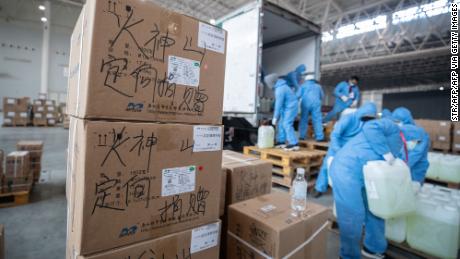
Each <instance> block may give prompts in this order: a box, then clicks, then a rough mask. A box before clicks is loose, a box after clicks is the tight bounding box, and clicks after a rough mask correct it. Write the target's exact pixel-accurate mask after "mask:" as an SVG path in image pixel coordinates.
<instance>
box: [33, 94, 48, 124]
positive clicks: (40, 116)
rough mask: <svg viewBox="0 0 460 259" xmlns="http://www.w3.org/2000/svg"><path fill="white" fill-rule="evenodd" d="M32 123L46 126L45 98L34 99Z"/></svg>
mask: <svg viewBox="0 0 460 259" xmlns="http://www.w3.org/2000/svg"><path fill="white" fill-rule="evenodd" d="M32 111H33V114H34V115H33V125H34V126H46V109H45V100H34V103H33V107H32Z"/></svg>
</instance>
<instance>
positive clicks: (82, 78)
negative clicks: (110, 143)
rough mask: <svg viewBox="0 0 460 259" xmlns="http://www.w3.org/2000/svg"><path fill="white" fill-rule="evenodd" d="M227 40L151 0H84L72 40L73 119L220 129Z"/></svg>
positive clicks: (70, 108)
mask: <svg viewBox="0 0 460 259" xmlns="http://www.w3.org/2000/svg"><path fill="white" fill-rule="evenodd" d="M108 8H113V10H112V9H110V10H109V9H108ZM83 14H84V15H83ZM117 17H118V18H119V23H117ZM226 37H227V34H226V32H225V31H224V30H222V29H220V28H218V27H216V26H213V25H210V24H208V23H206V22H200V21H198V20H196V19H194V18H191V17H189V16H185V15H182V14H178V13H175V12H172V11H169V10H167V9H164V8H161V7H159V6H158V5H155V4H154V3H152V2H150V1H142V0H124V1H122V2H121V3H119V4H118V3H117V4H115V2H114V4H113V5H111V4H110V5H107V2H105V1H96V0H90V1H86V5H85V7H84V8H83V10H82V14H81V15H80V18H79V20H78V22H77V24H76V26H75V29H74V32H73V34H72V38H71V53H70V65H69V70H70V75H69V90H68V101H67V105H68V113H69V114H70V115H72V116H74V117H79V118H89V119H93V118H99V119H100V118H102V119H104V118H109V119H120V120H136V121H159V122H180V123H193V124H221V122H222V109H223V92H224V71H225V56H226V55H225V53H226ZM108 100H110V105H107V102H106V101H108ZM77 104H78V105H77Z"/></svg>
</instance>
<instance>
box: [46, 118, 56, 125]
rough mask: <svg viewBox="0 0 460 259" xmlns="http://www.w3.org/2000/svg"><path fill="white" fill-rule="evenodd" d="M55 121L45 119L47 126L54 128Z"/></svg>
mask: <svg viewBox="0 0 460 259" xmlns="http://www.w3.org/2000/svg"><path fill="white" fill-rule="evenodd" d="M56 123H57V122H56V119H46V125H47V126H56Z"/></svg>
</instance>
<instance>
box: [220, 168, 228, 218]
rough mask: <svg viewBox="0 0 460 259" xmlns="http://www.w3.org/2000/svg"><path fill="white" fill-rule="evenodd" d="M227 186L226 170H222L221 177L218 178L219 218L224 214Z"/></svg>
mask: <svg viewBox="0 0 460 259" xmlns="http://www.w3.org/2000/svg"><path fill="white" fill-rule="evenodd" d="M226 185H227V168H222V172H221V177H220V186H221V189H220V203H219V211H220V212H219V216H220V217H222V216H224V214H225V193H226V190H227V188H226Z"/></svg>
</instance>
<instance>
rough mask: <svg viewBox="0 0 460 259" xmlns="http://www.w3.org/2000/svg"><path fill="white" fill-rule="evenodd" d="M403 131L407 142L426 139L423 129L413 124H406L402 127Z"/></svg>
mask: <svg viewBox="0 0 460 259" xmlns="http://www.w3.org/2000/svg"><path fill="white" fill-rule="evenodd" d="M401 131H402V133H403V134H404V137H405V138H406V141H411V140H417V141H421V140H422V139H423V138H424V135H425V134H424V131H423V130H422V128H420V127H417V126H415V125H411V124H405V125H403V126H402V127H401Z"/></svg>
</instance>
